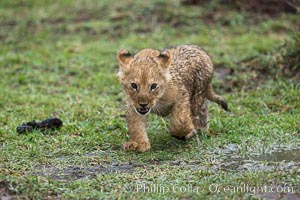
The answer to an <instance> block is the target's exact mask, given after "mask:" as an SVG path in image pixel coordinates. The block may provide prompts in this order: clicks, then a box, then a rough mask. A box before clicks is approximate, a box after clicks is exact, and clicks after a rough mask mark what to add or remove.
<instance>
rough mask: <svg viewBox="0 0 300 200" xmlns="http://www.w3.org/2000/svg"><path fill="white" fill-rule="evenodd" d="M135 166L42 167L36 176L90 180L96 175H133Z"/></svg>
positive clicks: (66, 179) (67, 179)
mask: <svg viewBox="0 0 300 200" xmlns="http://www.w3.org/2000/svg"><path fill="white" fill-rule="evenodd" d="M134 167H135V165H133V164H118V163H112V164H110V165H109V166H103V165H94V166H87V167H82V166H81V167H79V166H74V167H73V166H72V167H71V166H69V167H67V168H62V169H59V168H55V167H43V168H39V170H37V172H36V174H37V175H42V176H46V177H49V178H51V179H54V180H65V181H69V180H78V179H83V178H92V177H94V176H96V175H97V174H107V173H133V170H134Z"/></svg>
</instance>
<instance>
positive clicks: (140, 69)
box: [117, 45, 228, 152]
mask: <svg viewBox="0 0 300 200" xmlns="http://www.w3.org/2000/svg"><path fill="white" fill-rule="evenodd" d="M117 59H118V61H119V64H120V71H119V80H120V82H121V84H122V86H123V90H124V93H125V96H126V106H127V112H126V118H127V123H128V131H129V135H130V141H129V142H127V143H125V144H124V149H125V150H137V151H139V152H144V151H147V150H148V149H150V142H149V139H148V136H147V133H146V126H147V119H146V115H147V114H148V113H146V112H147V111H149V110H150V109H151V113H154V114H157V115H160V116H167V115H169V114H171V126H170V134H171V135H172V136H174V137H177V138H179V139H188V138H190V137H191V136H193V135H194V134H195V133H196V132H197V131H198V130H205V129H207V128H208V124H207V122H208V110H207V102H206V101H207V99H209V100H210V101H213V102H216V103H218V104H220V105H221V106H222V107H223V108H224V109H225V110H228V107H227V103H226V102H225V101H224V99H223V98H222V97H221V96H219V95H217V94H216V93H215V92H214V91H213V88H212V85H211V79H212V76H213V63H212V61H211V58H210V56H209V55H208V54H207V53H206V52H205V51H204V50H202V49H201V48H200V47H198V46H195V45H181V46H177V47H172V48H168V49H165V50H163V51H161V52H160V51H158V50H155V49H143V50H141V51H140V52H138V53H137V54H136V55H134V56H132V55H130V53H129V52H128V51H127V50H125V49H121V50H119V52H118V54H117ZM153 84H156V85H153ZM155 86H156V87H155ZM153 88H154V89H153Z"/></svg>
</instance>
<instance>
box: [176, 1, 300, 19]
mask: <svg viewBox="0 0 300 200" xmlns="http://www.w3.org/2000/svg"><path fill="white" fill-rule="evenodd" d="M208 3H209V1H207V0H182V1H181V4H182V5H204V4H208ZM218 3H219V4H221V5H224V6H227V7H231V8H234V9H237V10H239V11H247V12H252V13H256V14H264V15H269V16H274V15H278V14H280V13H297V8H299V6H300V3H299V2H297V1H296V0H291V1H282V0H252V1H247V0H219V1H218Z"/></svg>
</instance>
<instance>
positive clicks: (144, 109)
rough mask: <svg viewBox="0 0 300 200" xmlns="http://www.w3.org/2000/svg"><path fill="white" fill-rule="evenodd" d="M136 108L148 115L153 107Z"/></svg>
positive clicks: (137, 110)
mask: <svg viewBox="0 0 300 200" xmlns="http://www.w3.org/2000/svg"><path fill="white" fill-rule="evenodd" d="M135 110H136V112H137V113H139V114H141V115H147V114H148V113H149V112H150V110H151V108H136V109H135Z"/></svg>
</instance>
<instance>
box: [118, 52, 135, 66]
mask: <svg viewBox="0 0 300 200" xmlns="http://www.w3.org/2000/svg"><path fill="white" fill-rule="evenodd" d="M132 58H133V57H132V55H131V54H130V53H129V51H127V50H126V49H120V50H119V51H118V53H117V59H118V62H119V64H120V65H121V67H124V66H126V65H128V63H129V62H130V61H131V60H132Z"/></svg>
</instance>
